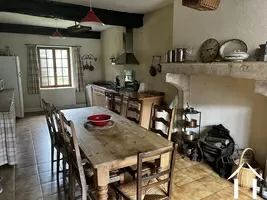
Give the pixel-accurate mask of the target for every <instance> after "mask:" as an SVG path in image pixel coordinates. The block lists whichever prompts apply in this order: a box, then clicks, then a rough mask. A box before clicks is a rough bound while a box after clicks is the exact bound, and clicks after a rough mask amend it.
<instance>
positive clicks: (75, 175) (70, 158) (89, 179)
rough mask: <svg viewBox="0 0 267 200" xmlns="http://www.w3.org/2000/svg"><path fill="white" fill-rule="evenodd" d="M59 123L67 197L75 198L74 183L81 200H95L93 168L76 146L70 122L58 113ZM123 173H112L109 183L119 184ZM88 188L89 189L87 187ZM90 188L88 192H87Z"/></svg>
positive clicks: (74, 134)
mask: <svg viewBox="0 0 267 200" xmlns="http://www.w3.org/2000/svg"><path fill="white" fill-rule="evenodd" d="M58 112H59V116H60V123H61V130H62V137H63V141H64V142H63V143H64V144H63V147H64V149H65V151H66V154H67V156H66V161H67V163H68V165H69V195H70V199H71V200H72V199H74V198H75V186H76V181H77V182H78V184H79V186H80V187H81V189H82V200H84V199H86V198H87V195H89V196H90V198H91V199H95V195H94V193H95V185H94V180H93V175H94V173H93V168H92V165H91V164H90V161H88V160H86V161H85V159H84V157H85V156H84V153H83V152H82V150H81V149H80V147H79V145H78V139H77V135H76V131H75V127H74V124H73V122H72V121H68V120H67V119H66V118H65V116H64V114H63V113H62V112H60V111H58ZM123 173H124V171H120V170H118V171H116V172H115V171H112V172H111V174H110V183H114V182H118V181H120V182H121V183H122V182H123V180H124V175H123ZM88 186H90V187H88ZM89 188H90V190H89Z"/></svg>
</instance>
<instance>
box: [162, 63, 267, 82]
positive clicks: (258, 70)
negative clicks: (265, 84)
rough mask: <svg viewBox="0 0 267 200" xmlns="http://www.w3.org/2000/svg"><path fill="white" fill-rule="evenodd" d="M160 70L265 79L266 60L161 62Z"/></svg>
mask: <svg viewBox="0 0 267 200" xmlns="http://www.w3.org/2000/svg"><path fill="white" fill-rule="evenodd" d="M161 65H162V72H163V73H171V74H186V75H209V76H228V77H234V78H247V79H254V80H262V81H263V80H267V62H214V63H162V64H161Z"/></svg>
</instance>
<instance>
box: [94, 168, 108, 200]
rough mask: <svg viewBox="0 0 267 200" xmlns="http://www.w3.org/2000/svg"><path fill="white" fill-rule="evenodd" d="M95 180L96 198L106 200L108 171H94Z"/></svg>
mask: <svg viewBox="0 0 267 200" xmlns="http://www.w3.org/2000/svg"><path fill="white" fill-rule="evenodd" d="M95 178H96V183H97V196H98V199H99V200H107V199H108V183H109V169H108V168H106V167H101V168H97V169H95Z"/></svg>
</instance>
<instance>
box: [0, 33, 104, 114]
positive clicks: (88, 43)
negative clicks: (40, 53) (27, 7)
mask: <svg viewBox="0 0 267 200" xmlns="http://www.w3.org/2000/svg"><path fill="white" fill-rule="evenodd" d="M25 44H43V45H70V46H75V45H79V46H81V47H82V48H81V52H82V55H83V54H93V55H94V56H96V57H97V58H98V61H97V62H96V64H94V66H95V70H94V71H93V72H91V71H90V72H89V71H85V72H84V73H85V74H84V78H85V82H86V83H89V82H93V81H96V80H101V79H102V71H103V69H102V65H101V45H100V40H97V39H80V38H66V39H65V40H55V39H50V38H49V36H39V35H28V34H11V33H0V48H4V46H9V47H10V49H11V51H12V53H14V54H16V55H18V56H19V57H20V62H21V70H22V74H23V76H22V86H23V96H24V107H25V109H26V110H32V111H33V110H36V109H38V108H40V96H39V95H29V94H28V92H27V77H26V74H27V53H26V52H27V51H26V46H25ZM76 100H77V103H78V104H83V103H85V94H84V92H80V93H76Z"/></svg>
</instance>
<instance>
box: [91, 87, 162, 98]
mask: <svg viewBox="0 0 267 200" xmlns="http://www.w3.org/2000/svg"><path fill="white" fill-rule="evenodd" d="M92 86H94V87H99V88H100V89H103V90H106V91H111V92H115V93H119V94H122V95H123V96H124V97H133V98H137V99H139V100H144V99H154V98H159V97H164V93H163V92H157V91H144V92H129V91H125V90H118V91H117V90H112V89H110V88H106V87H102V86H98V85H92Z"/></svg>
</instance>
